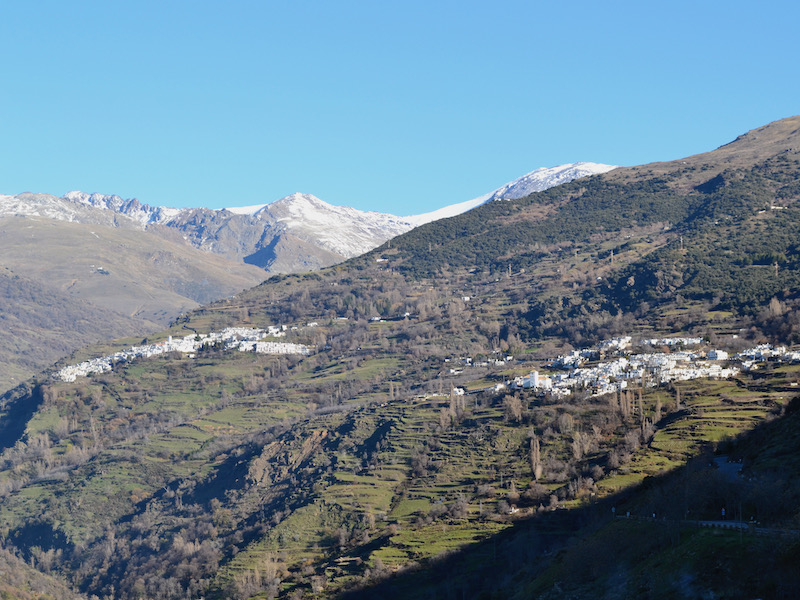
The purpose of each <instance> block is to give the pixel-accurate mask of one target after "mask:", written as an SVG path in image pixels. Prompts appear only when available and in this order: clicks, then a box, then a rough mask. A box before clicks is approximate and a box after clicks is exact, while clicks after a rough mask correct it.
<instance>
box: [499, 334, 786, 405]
mask: <svg viewBox="0 0 800 600" xmlns="http://www.w3.org/2000/svg"><path fill="white" fill-rule="evenodd" d="M702 343H703V339H702V338H663V339H648V340H642V341H641V342H640V345H641V346H653V347H655V346H659V347H661V346H667V347H677V348H679V349H677V350H676V351H673V352H669V353H666V352H647V353H638V354H628V353H627V352H626V351H627V350H628V349H630V348H631V347H632V338H631V337H630V336H623V337H620V338H615V339H612V340H606V341H604V342H601V343H599V344H597V345H595V346H592V347H591V348H587V349H584V350H575V351H573V352H571V353H569V354H567V355H564V356H559V357H558V358H556V360H554V361H553V362H552V363H551V365H550V366H551V367H552V368H554V369H558V370H560V371H564V372H558V373H553V374H549V375H545V374H540V373H539V372H538V371H532V372H531V373H530V374H529V375H528V376H527V377H517V378H515V379H514V380H513V381H512V382H509V387H511V388H512V389H522V388H529V389H533V390H537V391H539V392H541V393H544V394H549V395H551V396H558V397H566V396H569V395H571V394H572V393H573V392H575V391H577V390H588V391H589V392H590V393H591V395H592V396H602V395H603V394H610V393H614V392H618V391H621V390H624V389H627V388H628V387H633V385H634V384H635V385H637V386H642V387H656V386H658V385H663V384H666V383H669V382H670V381H688V380H690V379H703V378H709V379H727V378H730V377H734V376H736V375H737V374H738V373H739V372H740V371H742V370H745V371H749V370H753V369H757V368H758V367H759V365H760V364H761V363H764V362H766V361H773V362H777V363H797V362H800V352H796V351H795V352H792V351H787V349H786V347H785V346H778V347H773V346H771V345H770V344H762V345H759V346H755V347H754V348H750V349H748V350H745V351H743V352H740V353H738V354H736V355H734V356H730V355H729V353H728V352H726V351H724V350H717V349H714V348H709V349H705V350H702V351H701V350H697V351H688V350H685V349H684V348H686V347H689V346H698V345H700V344H702ZM609 355H610V356H613V357H614V358H613V360H610V361H600V362H597V363H596V364H594V365H593V366H584V365H587V364H588V363H589V362H590V361H597V360H598V359H599V358H600V357H606V356H609Z"/></svg>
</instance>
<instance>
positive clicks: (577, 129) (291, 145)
mask: <svg viewBox="0 0 800 600" xmlns="http://www.w3.org/2000/svg"><path fill="white" fill-rule="evenodd" d="M798 24H800V4H799V3H797V2H795V1H788V0H787V1H780V2H770V1H769V0H766V1H765V2H761V3H758V4H757V3H755V2H752V1H747V2H741V1H737V0H734V1H704V0H694V1H692V2H684V1H673V2H658V3H648V2H641V1H636V2H628V1H623V2H614V1H611V2H596V1H592V2H586V1H583V0H576V1H573V2H570V3H566V4H565V3H556V2H537V1H527V2H516V1H503V0H495V1H493V2H488V1H482V2H474V1H470V0H461V1H458V2H455V1H452V2H451V1H447V2H444V1H443V2H436V1H432V0H428V1H425V2H420V1H416V0H405V1H404V2H392V3H389V2H380V1H377V0H361V1H349V0H336V1H328V0H326V1H312V0H294V1H288V0H286V1H269V0H262V1H253V2H243V1H237V0H228V1H226V2H221V1H215V2H210V1H197V0H192V1H169V0H166V1H165V0H159V1H157V2H155V1H149V0H137V1H136V2H116V1H108V0H98V1H93V2H86V1H80V0H78V1H69V2H68V1H65V0H58V1H36V0H28V1H23V0H7V1H5V2H3V4H2V7H0V78H1V80H2V90H1V91H0V194H17V193H21V192H25V191H33V192H47V193H52V194H56V195H62V194H64V193H66V192H67V191H70V190H73V189H77V190H82V191H85V192H100V193H105V194H118V195H120V196H123V197H125V198H132V197H136V198H138V199H139V200H141V201H142V202H146V203H148V204H154V205H166V206H207V207H211V208H216V207H222V206H236V205H248V204H256V203H265V202H271V201H273V200H276V199H278V198H280V197H282V196H285V195H287V194H290V193H293V192H305V193H311V194H315V195H316V196H318V197H320V198H321V199H323V200H325V201H327V202H330V203H332V204H337V205H348V206H353V207H356V208H359V209H362V210H379V211H383V212H391V213H394V214H401V215H405V214H415V213H420V212H425V211H428V210H432V209H434V208H439V207H441V206H444V205H446V204H451V203H454V202H461V201H464V200H469V199H471V198H473V197H476V196H478V195H481V194H483V193H485V192H488V191H491V190H492V189H494V188H496V187H498V186H500V185H502V184H503V183H505V182H507V181H509V180H511V179H515V178H516V177H518V176H520V175H523V174H525V173H527V172H529V171H532V170H533V169H535V168H538V167H543V166H554V165H557V164H562V163H567V162H577V161H594V162H604V163H611V164H622V165H632V164H641V163H645V162H650V161H655V160H668V159H674V158H679V157H682V156H687V155H690V154H695V153H698V152H703V151H706V150H711V149H713V148H715V147H717V146H719V145H722V144H724V143H726V142H729V141H731V140H732V139H733V138H735V137H736V136H737V135H739V134H740V133H743V132H745V131H747V130H749V129H753V128H755V127H758V126H760V125H763V124H765V123H767V122H770V121H773V120H776V119H779V118H783V117H787V116H791V115H794V114H798V113H800V46H798Z"/></svg>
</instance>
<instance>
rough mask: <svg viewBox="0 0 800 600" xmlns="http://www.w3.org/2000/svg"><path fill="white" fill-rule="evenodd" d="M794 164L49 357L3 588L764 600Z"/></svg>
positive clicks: (530, 226) (457, 239)
mask: <svg viewBox="0 0 800 600" xmlns="http://www.w3.org/2000/svg"><path fill="white" fill-rule="evenodd" d="M799 139H800V117H792V118H789V119H785V120H782V121H778V122H775V123H772V124H769V125H766V126H764V127H761V128H759V129H757V130H754V131H751V132H749V133H747V134H745V135H743V136H741V137H740V138H738V139H737V140H735V141H734V142H732V143H730V144H726V145H725V146H722V147H721V148H719V149H717V150H714V151H711V152H708V153H704V154H700V155H696V156H693V157H688V158H685V159H680V160H675V161H671V162H668V163H655V164H650V165H641V166H637V167H627V168H618V169H614V170H613V171H611V172H608V173H605V174H600V175H597V176H595V177H590V178H585V179H580V180H577V181H572V182H568V183H565V184H562V185H559V186H556V187H553V188H550V189H547V190H544V191H538V192H534V193H530V194H528V195H524V196H522V197H519V198H516V199H507V200H497V201H491V202H489V201H485V202H483V203H482V204H480V205H479V206H477V207H475V208H473V209H472V210H468V211H466V212H463V213H462V214H459V215H457V216H453V217H451V218H446V219H439V220H435V221H431V222H429V223H426V224H423V225H420V226H418V227H416V228H414V229H411V230H409V231H408V232H406V233H404V234H401V235H399V236H397V237H395V238H393V239H392V240H391V242H388V241H387V242H386V243H383V244H381V245H379V246H378V247H376V248H374V249H372V250H370V251H369V252H367V253H366V254H363V255H360V256H356V257H353V258H351V259H348V260H346V261H344V262H342V263H339V264H336V265H334V266H331V267H327V268H322V269H319V270H316V271H309V272H303V273H276V274H272V275H271V276H270V277H269V278H268V279H267V280H266V281H264V282H262V283H261V284H259V285H258V286H256V287H253V288H250V289H248V290H246V291H244V292H241V293H239V294H236V295H235V296H233V297H230V298H225V299H221V300H218V301H216V302H213V303H210V304H207V305H204V306H202V307H200V308H198V309H196V310H192V311H189V312H187V313H186V314H184V315H183V316H181V317H180V318H178V319H177V320H175V321H174V322H172V323H171V324H170V326H169V327H168V328H165V329H163V330H161V331H160V332H157V333H153V334H150V335H148V341H147V343H143V342H139V341H138V340H135V343H134V341H131V340H118V341H107V342H105V343H103V344H100V345H96V346H93V347H89V348H84V349H82V350H80V351H79V352H78V353H76V354H75V355H73V356H71V357H69V358H68V359H65V360H62V361H60V362H59V364H58V365H56V366H55V367H54V368H52V369H49V370H48V371H47V372H44V373H41V374H39V375H38V376H37V377H35V378H33V379H30V380H28V381H26V382H24V383H23V384H21V385H19V386H17V387H16V388H14V389H13V390H10V391H8V392H7V393H6V394H4V395H3V396H2V397H0V442H1V443H0V540H2V543H3V545H4V547H5V548H6V549H8V550H9V552H10V553H11V555H12V556H10V557H9V560H7V561H5V564H7V565H9V566H8V568H9V569H13V572H15V573H23V574H28V573H29V572H28V569H30V568H36V569H37V571H38V573H39V574H40V575H41V576H42V577H45V578H53V579H55V578H62V579H63V580H66V581H67V582H68V583H69V585H70V586H71V588H72V590H74V592H75V593H80V594H85V595H86V596H89V595H96V596H98V597H103V596H107V597H108V596H110V597H114V598H122V599H129V598H130V599H136V598H142V597H147V598H165V599H172V598H175V599H177V598H185V597H189V598H200V597H205V598H243V599H247V598H309V599H310V598H375V597H380V598H387V599H390V598H404V599H405V598H420V599H422V598H463V597H476V598H500V597H502V598H519V599H522V598H543V599H549V598H563V597H572V598H580V599H583V598H587V599H588V598H602V599H609V600H610V599H612V598H613V599H617V598H642V597H645V598H698V597H707V598H725V597H751V598H756V597H764V598H780V597H791V596H792V595H793V593H794V591H796V590H797V589H798V586H800V576H799V575H798V572H797V568H796V565H797V564H798V560H800V553H799V551H798V545H797V543H796V537H795V536H796V531H797V530H798V529H800V512H799V511H798V506H800V486H798V484H797V481H798V480H800V478H799V477H798V476H800V461H798V460H797V456H798V447H797V440H798V437H797V435H796V432H797V426H798V424H797V418H798V415H800V411H798V410H797V409H798V402H800V400H798V396H799V394H798V391H797V390H798V385H800V362H798V361H797V360H796V356H798V346H797V345H798V344H800V316H798V315H800V312H799V311H798V309H800V244H798V240H800V202H798V201H800V186H798V183H797V182H798V181H800V144H798V140H799ZM505 193H508V192H505ZM501 196H502V194H501ZM254 329H259V330H261V331H254ZM262 336H263V339H262ZM255 338H257V339H259V340H262V341H253V339H255ZM259 344H261V346H259ZM132 347H133V348H132ZM298 348H302V349H303V351H302V352H301V351H298V350H297V349H298ZM114 357H117V358H114ZM570 365H572V366H570ZM66 367H70V369H67V371H68V372H69V373H71V374H72V375H75V376H74V377H62V376H61V375H59V374H60V373H64V372H65V371H64V370H63V369H64V368H66ZM590 373H591V376H590V375H589V374H590ZM76 374H77V375H76ZM600 379H602V380H603V381H602V383H601V382H600ZM545 382H547V385H545ZM568 387H569V391H564V390H565V389H567V388H568ZM721 508H724V509H726V510H727V513H724V514H722V515H721V513H720V509H721ZM86 514H91V515H92V517H93V518H92V519H86V518H85V515H86ZM51 589H53V590H57V589H58V587H57V586H55V585H52V586H51ZM25 591H27V590H25ZM52 593H59V594H60V595H61V596H62V597H66V596H67V594H69V593H72V591H63V592H56V591H54V592H52Z"/></svg>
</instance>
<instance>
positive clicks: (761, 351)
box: [735, 344, 800, 371]
mask: <svg viewBox="0 0 800 600" xmlns="http://www.w3.org/2000/svg"><path fill="white" fill-rule="evenodd" d="M735 358H736V360H738V361H739V362H741V363H742V368H743V369H745V370H746V371H749V370H751V369H755V368H758V363H762V362H766V361H768V360H774V361H776V362H785V363H793V362H795V363H796V362H800V352H798V351H792V350H787V349H786V346H771V345H770V344H760V345H758V346H755V347H753V348H750V349H749V350H745V351H744V352H739V354H737V355H736V357H735Z"/></svg>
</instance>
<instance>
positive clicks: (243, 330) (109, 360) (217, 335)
mask: <svg viewBox="0 0 800 600" xmlns="http://www.w3.org/2000/svg"><path fill="white" fill-rule="evenodd" d="M284 335H286V326H285V325H284V326H271V327H269V328H267V329H255V328H252V327H228V328H227V329H224V330H223V331H220V332H212V333H208V334H190V335H187V336H185V337H183V338H173V337H172V336H169V338H168V339H167V340H166V341H164V342H156V343H153V344H145V345H142V346H133V347H131V348H129V349H128V350H122V351H120V352H115V353H114V354H109V355H107V356H101V357H99V358H93V359H91V360H87V361H86V362H82V363H80V364H78V365H70V366H68V367H64V368H63V369H61V370H60V371H59V372H58V373H56V377H57V378H58V379H61V380H62V381H75V380H76V379H77V378H78V377H85V376H87V375H89V374H90V373H105V372H107V371H110V370H111V368H112V366H113V365H114V364H116V363H119V362H126V361H129V360H132V359H134V358H150V357H152V356H158V355H159V354H165V353H167V352H180V353H182V354H189V355H193V354H194V353H195V352H197V350H199V349H201V348H203V347H204V346H215V345H218V344H221V345H222V346H223V347H224V348H225V349H226V350H239V351H242V352H258V353H262V354H302V355H307V354H309V352H310V350H309V348H308V346H304V345H303V344H291V343H285V342H273V341H262V340H264V338H266V337H281V336H284Z"/></svg>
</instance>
